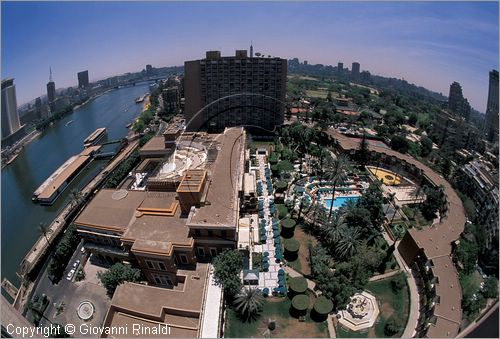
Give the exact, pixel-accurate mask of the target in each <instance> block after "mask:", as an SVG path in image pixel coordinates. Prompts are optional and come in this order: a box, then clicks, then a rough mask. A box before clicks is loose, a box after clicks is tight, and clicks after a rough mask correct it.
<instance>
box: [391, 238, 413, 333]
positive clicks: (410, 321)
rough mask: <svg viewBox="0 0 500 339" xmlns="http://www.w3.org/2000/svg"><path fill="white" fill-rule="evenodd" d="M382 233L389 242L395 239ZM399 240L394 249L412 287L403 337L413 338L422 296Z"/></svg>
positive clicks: (395, 255) (409, 286) (409, 285)
mask: <svg viewBox="0 0 500 339" xmlns="http://www.w3.org/2000/svg"><path fill="white" fill-rule="evenodd" d="M382 235H383V236H384V239H385V240H386V241H387V243H388V244H392V243H393V242H394V241H393V240H392V239H391V238H390V237H389V235H388V234H387V233H386V232H383V233H382ZM398 245H399V241H396V244H395V246H396V249H395V250H394V252H393V254H394V258H396V261H397V263H398V265H399V267H400V268H401V269H402V270H404V271H405V272H406V273H407V274H406V281H407V282H408V288H409V289H410V315H409V316H408V322H407V323H406V327H405V330H404V332H403V335H402V336H401V337H402V338H412V337H413V336H414V335H415V334H416V331H415V328H416V327H417V323H418V318H419V315H420V312H419V309H420V296H419V294H418V289H417V284H416V282H415V278H414V277H413V274H412V272H411V269H410V268H409V267H408V266H407V265H406V263H405V261H404V260H403V258H402V257H401V255H400V254H399V251H398V249H397V248H398Z"/></svg>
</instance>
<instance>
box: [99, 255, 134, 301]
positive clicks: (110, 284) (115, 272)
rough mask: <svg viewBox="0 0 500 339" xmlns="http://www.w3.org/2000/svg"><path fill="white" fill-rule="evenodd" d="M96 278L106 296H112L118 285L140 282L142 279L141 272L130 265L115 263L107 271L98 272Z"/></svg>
mask: <svg viewBox="0 0 500 339" xmlns="http://www.w3.org/2000/svg"><path fill="white" fill-rule="evenodd" d="M97 277H98V278H99V280H100V281H101V283H102V284H103V286H104V287H105V288H106V290H107V291H108V294H109V295H113V294H114V293H115V290H116V288H117V287H118V285H120V284H122V283H124V282H126V281H130V282H136V281H140V280H141V279H142V273H141V270H139V269H137V268H133V267H132V266H130V265H124V264H121V263H117V264H114V265H113V266H111V267H110V268H109V269H108V270H107V271H104V272H98V273H97Z"/></svg>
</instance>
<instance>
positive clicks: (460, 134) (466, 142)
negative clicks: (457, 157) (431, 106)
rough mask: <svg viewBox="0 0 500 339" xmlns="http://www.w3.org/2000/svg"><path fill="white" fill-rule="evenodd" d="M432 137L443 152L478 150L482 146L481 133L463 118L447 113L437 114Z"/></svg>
mask: <svg viewBox="0 0 500 339" xmlns="http://www.w3.org/2000/svg"><path fill="white" fill-rule="evenodd" d="M431 137H432V139H433V140H434V142H435V143H436V144H437V145H438V146H439V147H440V148H441V149H443V150H447V151H450V152H454V151H455V150H457V149H462V148H465V149H467V150H476V149H477V148H478V147H479V145H480V140H481V133H480V132H479V130H477V129H476V128H475V127H473V126H472V125H470V124H468V123H467V122H466V121H465V120H464V119H462V118H461V117H457V116H453V115H452V114H449V113H447V112H446V111H441V112H439V113H437V114H436V115H435V117H434V121H433V124H432V132H431Z"/></svg>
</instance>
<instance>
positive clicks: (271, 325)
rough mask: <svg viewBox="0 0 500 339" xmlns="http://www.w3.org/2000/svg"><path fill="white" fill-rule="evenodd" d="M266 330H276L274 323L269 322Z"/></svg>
mask: <svg viewBox="0 0 500 339" xmlns="http://www.w3.org/2000/svg"><path fill="white" fill-rule="evenodd" d="M267 328H268V329H269V330H270V331H274V330H275V329H276V323H275V322H274V321H271V322H269V325H267Z"/></svg>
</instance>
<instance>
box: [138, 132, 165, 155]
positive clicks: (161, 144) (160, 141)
mask: <svg viewBox="0 0 500 339" xmlns="http://www.w3.org/2000/svg"><path fill="white" fill-rule="evenodd" d="M163 150H165V138H164V137H163V136H154V137H152V138H151V139H150V140H149V141H148V142H147V143H145V144H144V146H142V147H141V149H140V150H139V152H144V151H146V152H147V151H163Z"/></svg>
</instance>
